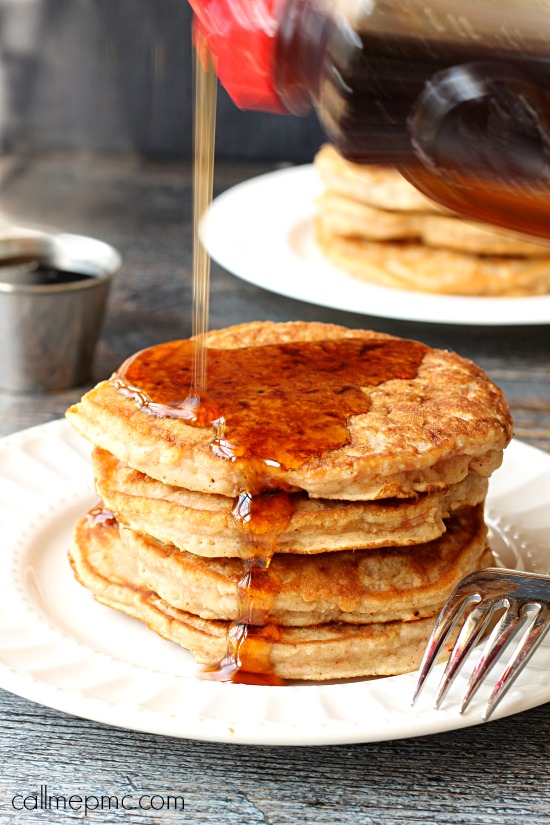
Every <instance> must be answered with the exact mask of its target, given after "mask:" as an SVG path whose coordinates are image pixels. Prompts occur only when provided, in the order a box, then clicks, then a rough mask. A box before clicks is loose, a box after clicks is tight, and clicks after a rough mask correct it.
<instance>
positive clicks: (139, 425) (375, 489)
mask: <svg viewBox="0 0 550 825" xmlns="http://www.w3.org/2000/svg"><path fill="white" fill-rule="evenodd" d="M342 339H359V340H360V341H364V342H365V348H367V349H369V351H370V349H376V348H377V347H378V348H379V351H380V352H383V351H384V346H385V343H386V342H390V341H397V340H399V339H394V338H392V337H391V336H387V335H384V334H382V333H375V332H370V331H362V330H348V329H345V328H344V327H337V326H333V325H329V324H319V323H310V324H307V323H301V322H297V323H283V324H274V323H270V322H256V323H251V324H243V325H241V326H237V327H231V328H229V329H225V330H219V331H214V332H210V333H209V334H208V336H207V337H206V343H207V346H208V347H209V348H211V349H216V350H218V351H220V350H222V349H232V348H242V347H245V348H250V347H256V348H262V347H269V346H270V345H277V344H280V343H283V342H287V343H293V342H308V341H323V342H327V341H328V342H330V341H336V340H342ZM180 346H182V347H183V346H185V347H187V346H188V345H187V344H185V345H183V344H181V345H180V344H179V343H178V342H172V343H171V344H167V345H161V349H158V348H154V351H155V353H156V359H157V361H159V362H162V361H163V359H165V358H166V359H169V358H171V359H172V360H174V361H175V360H177V359H178V352H179V349H178V348H179V347H180ZM412 346H414V345H411V347H412ZM405 347H406V345H405ZM151 353H153V349H152V350H148V351H146V352H145V354H144V356H143V358H144V359H145V361H146V360H147V358H149V357H153V356H152V355H151ZM262 357H264V352H263V351H262V350H261V349H258V351H257V352H254V358H258V359H260V358H262ZM382 357H383V356H382ZM187 389H188V387H182V388H181V392H182V393H183V394H185V393H186V391H187ZM350 389H352V390H354V391H355V389H356V388H354V387H351V388H350ZM361 392H362V393H363V394H364V396H365V397H366V398H367V400H368V404H369V405H370V406H369V409H368V411H367V412H366V413H362V414H358V415H353V416H352V417H350V418H349V419H348V421H347V429H348V431H349V443H347V444H345V445H343V446H342V447H339V448H336V449H332V450H329V451H328V452H326V453H325V454H323V455H320V456H316V457H313V458H308V459H306V460H305V461H304V462H303V463H302V464H301V465H300V466H298V467H294V468H291V469H286V467H285V466H284V465H281V466H280V467H274V468H272V469H271V468H270V472H271V474H272V475H271V478H270V479H269V485H268V486H271V487H281V486H283V487H285V488H286V489H288V490H291V491H292V490H305V491H307V492H308V493H309V494H310V496H312V497H319V498H335V499H346V500H348V501H351V500H372V499H381V498H393V497H399V498H407V497H414V496H415V495H416V494H417V493H422V492H429V491H431V490H438V489H444V488H445V487H446V486H448V485H450V484H456V483H458V482H459V481H461V480H462V479H464V478H465V477H466V476H467V475H468V474H469V473H474V474H477V475H480V476H482V477H488V476H489V475H490V474H491V473H492V472H493V470H495V469H496V468H497V467H498V466H499V464H500V462H501V459H502V450H503V449H504V447H505V446H506V444H507V443H508V442H509V440H510V438H511V435H512V420H511V418H510V414H509V412H508V408H507V406H506V403H505V402H504V399H503V397H502V393H501V392H500V390H499V389H498V388H497V387H496V386H495V385H494V384H493V383H492V382H491V381H490V380H489V379H488V377H487V376H486V375H485V374H484V373H483V371H482V370H481V369H479V367H476V366H475V365H474V364H472V363H471V362H469V361H467V360H466V359H464V358H461V357H460V356H458V355H456V354H454V353H450V352H446V351H444V350H435V349H430V348H427V349H426V351H425V354H424V355H423V357H422V360H421V363H420V364H419V366H418V369H417V372H416V377H413V378H403V379H401V378H394V379H392V380H388V381H384V382H382V383H380V384H379V385H378V386H368V387H363V388H361ZM334 404H335V411H337V409H338V405H339V399H338V397H337V396H335V397H334ZM67 418H68V419H69V421H70V422H71V424H73V426H74V427H75V429H77V430H78V431H79V432H80V433H81V434H82V435H84V436H85V437H86V438H88V439H89V440H90V441H91V442H92V443H93V444H95V445H96V446H98V447H101V448H102V449H104V450H107V451H109V452H111V453H112V454H114V455H115V456H116V457H117V458H118V459H119V460H120V461H122V462H124V463H126V464H128V465H129V466H131V467H133V468H134V469H137V470H139V471H140V472H143V473H145V474H146V475H149V476H151V477H152V478H155V479H157V480H159V481H162V482H163V483H165V484H168V485H172V486H176V487H184V488H186V489H190V490H197V491H199V492H205V493H216V494H221V495H225V496H230V497H232V496H234V495H236V494H237V493H239V492H240V491H241V490H242V489H243V486H242V476H239V474H238V473H237V472H236V468H235V463H234V462H233V461H230V460H224V459H222V458H220V457H219V455H216V454H215V452H214V451H213V450H212V442H213V439H214V437H215V434H216V433H215V431H214V428H213V427H205V428H200V427H193V426H190V425H189V424H188V423H186V422H185V421H184V420H182V419H174V418H157V417H155V416H154V415H150V414H147V412H146V411H144V410H143V409H142V408H141V406H140V402H139V401H138V402H136V399H135V398H134V397H128V396H127V395H125V394H124V393H123V392H121V391H119V390H117V388H116V387H115V385H114V384H113V383H111V382H109V381H103V382H101V383H100V384H99V385H98V386H97V387H96V388H95V389H93V390H92V391H91V392H89V393H87V394H86V395H85V396H84V398H83V399H82V401H81V402H80V403H79V404H77V405H75V406H73V407H71V408H70V409H69V410H68V411H67Z"/></svg>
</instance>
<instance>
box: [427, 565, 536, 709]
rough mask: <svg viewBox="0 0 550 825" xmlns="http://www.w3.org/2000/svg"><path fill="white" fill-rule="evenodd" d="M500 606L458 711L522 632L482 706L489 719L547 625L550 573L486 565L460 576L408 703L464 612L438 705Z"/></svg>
mask: <svg viewBox="0 0 550 825" xmlns="http://www.w3.org/2000/svg"><path fill="white" fill-rule="evenodd" d="M499 610H504V612H503V613H502V615H501V616H500V617H499V619H498V621H497V622H496V624H495V625H494V627H493V629H492V630H491V633H490V635H489V637H488V638H487V641H486V642H485V645H484V647H483V650H482V651H481V655H480V657H479V659H478V661H477V663H476V665H475V668H474V671H473V673H472V675H471V677H470V680H469V682H468V686H467V688H466V693H465V695H464V699H463V700H462V705H461V707H460V713H463V712H464V711H465V710H466V708H467V707H468V705H469V704H470V702H471V700H472V698H473V697H474V695H475V693H476V692H477V690H478V688H479V687H480V685H481V684H482V682H483V680H484V679H485V677H486V676H487V675H488V673H489V671H490V670H491V669H492V667H493V665H494V664H495V663H496V662H497V660H498V659H499V657H500V655H501V654H502V653H503V652H504V650H505V648H506V647H507V646H508V645H509V644H510V642H512V640H514V639H518V636H519V634H520V632H521V631H522V630H523V631H524V632H523V635H522V636H521V638H520V639H519V640H518V642H517V645H516V647H515V649H514V651H513V652H512V655H511V656H510V658H509V660H508V663H507V664H506V666H505V668H504V670H503V672H502V673H501V674H500V676H499V678H498V681H497V683H496V685H495V687H494V690H493V692H492V694H491V696H490V698H489V701H488V703H487V706H486V708H485V712H484V714H483V719H485V720H487V719H489V717H490V716H491V714H492V713H493V712H494V710H495V708H496V707H497V705H498V704H499V702H500V701H501V700H502V699H503V697H504V696H505V694H506V693H507V692H508V691H509V689H510V688H511V686H512V684H513V683H514V681H515V680H516V679H517V677H518V676H519V674H520V673H521V671H522V670H523V668H524V667H525V665H526V664H527V662H528V661H529V659H530V658H531V656H532V655H533V653H534V652H535V650H536V649H537V648H538V646H539V645H540V643H541V642H542V640H543V639H544V637H545V635H546V633H547V631H548V630H549V629H550V576H547V575H540V574H537V573H519V572H518V571H517V570H504V569H496V568H488V569H487V570H481V571H479V572H478V573H472V574H470V575H469V576H467V577H466V578H465V579H463V580H462V581H461V582H460V584H459V585H458V587H456V588H455V590H454V591H453V592H452V593H451V595H450V596H449V598H448V599H447V602H446V604H445V605H444V607H443V610H442V611H441V613H440V614H439V617H438V619H437V621H436V624H435V627H434V629H433V631H432V635H431V636H430V639H429V641H428V645H427V647H426V652H425V653H424V658H423V660H422V664H421V665H420V674H419V677H418V682H417V684H416V690H415V693H414V696H413V700H412V704H413V705H414V703H415V701H416V699H417V697H418V695H419V694H420V691H421V690H422V688H423V686H424V684H425V682H426V679H427V677H428V675H429V673H430V671H431V669H432V667H433V665H434V664H435V662H436V661H437V659H438V657H439V654H440V652H441V649H442V647H443V645H444V644H445V642H446V640H447V638H448V636H449V634H450V633H451V631H452V630H453V628H454V627H455V625H456V623H457V622H458V621H459V620H460V618H461V617H462V616H463V615H464V614H465V613H466V618H465V621H464V624H463V626H462V629H461V630H460V633H459V635H458V638H457V640H456V642H455V644H454V647H453V649H452V651H451V654H450V657H449V660H448V661H447V666H446V668H445V672H444V674H443V677H442V679H441V682H440V684H439V688H438V691H437V695H436V699H435V707H436V708H439V707H440V705H441V703H442V702H443V700H444V698H445V696H446V695H447V692H448V690H449V688H450V687H451V685H452V684H453V682H454V680H455V678H456V677H457V676H458V673H459V671H460V669H461V668H462V666H463V664H464V663H465V661H466V659H467V657H468V655H469V654H470V652H471V651H472V649H473V648H474V646H475V645H476V643H477V642H478V641H479V639H480V638H481V636H482V634H483V633H484V631H486V630H487V629H488V628H489V626H490V623H491V619H492V618H493V617H494V616H495V614H496V613H497V612H498V611H499Z"/></svg>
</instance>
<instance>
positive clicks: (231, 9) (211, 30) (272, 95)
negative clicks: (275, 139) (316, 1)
mask: <svg viewBox="0 0 550 825" xmlns="http://www.w3.org/2000/svg"><path fill="white" fill-rule="evenodd" d="M190 3H191V6H192V8H193V11H194V12H195V28H196V32H195V34H196V35H197V33H200V35H201V36H202V37H203V38H204V39H205V41H206V45H207V47H208V49H209V50H210V52H211V54H212V55H213V58H214V64H215V67H216V74H217V75H218V77H219V79H220V82H221V83H222V85H223V86H224V88H225V89H226V90H227V92H228V93H229V95H230V97H231V98H232V100H233V101H234V103H236V104H237V106H238V107H239V108H241V109H260V110H263V111H268V112H286V111H287V109H286V108H285V106H284V105H283V104H282V102H281V100H280V98H279V96H278V95H277V92H276V91H275V46H276V42H277V39H276V35H277V30H278V27H279V21H280V18H281V14H282V11H283V8H284V6H285V5H286V3H287V0H190Z"/></svg>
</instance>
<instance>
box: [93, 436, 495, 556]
mask: <svg viewBox="0 0 550 825" xmlns="http://www.w3.org/2000/svg"><path fill="white" fill-rule="evenodd" d="M93 469H94V478H95V484H96V489H97V491H98V493H99V495H100V497H101V499H102V500H103V502H104V504H105V507H106V508H107V509H108V510H111V511H112V512H113V513H115V515H116V517H117V519H118V521H120V522H122V523H123V524H125V525H126V526H128V527H131V528H132V529H133V530H136V531H137V532H139V533H145V534H147V535H149V536H152V537H153V538H156V539H158V540H159V541H161V542H164V543H165V544H173V545H175V546H176V547H178V548H179V549H180V550H187V551H188V552H190V553H197V554H199V555H201V556H217V557H222V556H240V557H243V558H246V557H248V556H249V555H250V548H249V544H248V542H247V541H246V534H245V533H243V530H242V526H241V525H240V524H239V522H238V521H237V520H236V519H235V518H234V516H233V515H232V510H233V507H234V499H231V498H227V497H225V496H216V495H213V494H209V493H197V492H192V491H190V490H184V489H183V488H181V487H173V486H168V485H167V484H163V483H162V482H160V481H155V480H154V479H152V478H149V476H146V475H144V474H143V473H140V472H139V471H138V470H132V469H131V468H130V467H128V465H126V464H123V463H122V462H121V461H118V459H117V458H115V457H114V456H113V455H111V454H110V453H108V452H107V451H105V450H100V449H99V448H96V449H95V450H94V452H93ZM486 492H487V479H486V478H482V477H481V476H478V475H475V474H470V475H468V476H466V478H465V479H463V480H462V481H460V482H458V483H457V484H453V485H451V486H450V487H447V488H445V489H443V490H437V491H435V492H432V493H419V494H418V495H417V497H416V498H411V499H390V500H383V501H370V502H349V501H335V500H327V499H310V498H308V497H307V496H306V495H305V494H301V493H296V494H293V495H292V500H293V508H294V512H293V514H292V517H291V520H290V522H289V524H288V526H287V527H285V529H284V530H283V531H282V533H281V534H280V535H279V537H278V540H277V553H324V552H333V551H338V550H349V549H354V548H358V547H359V548H369V547H387V546H397V545H410V544H420V543H422V542H426V541H431V540H432V539H434V538H437V537H438V536H440V535H441V534H442V533H443V532H444V531H445V523H444V519H445V518H447V517H448V516H449V514H450V513H451V512H453V511H455V510H457V509H459V508H461V507H471V506H473V505H475V504H479V503H480V502H483V501H484V499H485V495H486Z"/></svg>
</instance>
